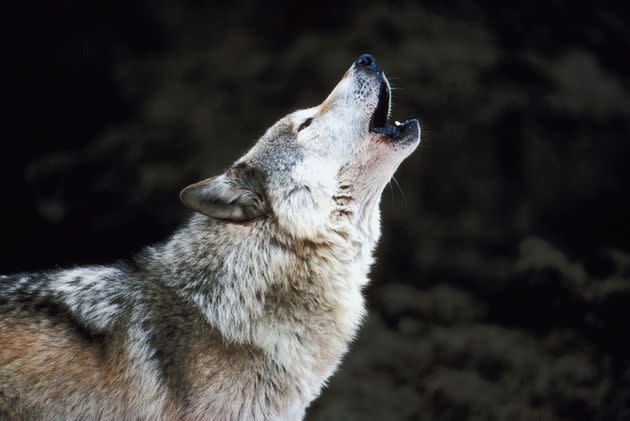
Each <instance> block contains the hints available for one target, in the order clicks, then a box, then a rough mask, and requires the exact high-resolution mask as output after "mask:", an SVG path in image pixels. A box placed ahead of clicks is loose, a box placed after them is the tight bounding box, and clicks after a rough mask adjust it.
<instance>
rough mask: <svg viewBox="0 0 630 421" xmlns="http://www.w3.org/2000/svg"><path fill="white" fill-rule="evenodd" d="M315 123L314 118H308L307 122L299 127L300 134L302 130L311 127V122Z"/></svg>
mask: <svg viewBox="0 0 630 421" xmlns="http://www.w3.org/2000/svg"><path fill="white" fill-rule="evenodd" d="M312 121H313V117H310V118H307V119H306V120H304V121H303V122H302V124H300V126H299V127H298V132H299V131H300V130H302V129H306V128H307V127H308V126H310V125H311V122H312Z"/></svg>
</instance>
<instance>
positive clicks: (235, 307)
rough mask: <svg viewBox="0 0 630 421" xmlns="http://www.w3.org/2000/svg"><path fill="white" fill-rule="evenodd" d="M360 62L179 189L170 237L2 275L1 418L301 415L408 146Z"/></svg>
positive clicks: (348, 334) (327, 371)
mask: <svg viewBox="0 0 630 421" xmlns="http://www.w3.org/2000/svg"><path fill="white" fill-rule="evenodd" d="M390 108H391V93H390V86H389V82H388V80H387V78H386V76H385V74H384V73H383V71H382V70H381V69H380V68H379V66H378V65H377V63H376V60H375V59H374V57H373V56H371V55H369V54H364V55H362V56H360V57H359V58H358V59H357V60H356V61H355V62H354V63H353V64H352V66H351V67H350V68H349V70H348V71H347V72H346V74H345V75H344V76H343V78H342V79H341V81H340V82H339V83H338V85H337V86H336V87H335V88H334V89H333V91H332V92H331V93H330V95H329V96H328V97H327V98H326V99H325V100H324V102H323V103H321V104H320V105H318V106H316V107H313V108H309V109H304V110H299V111H296V112H293V113H291V114H289V115H287V116H286V117H284V118H282V119H281V120H280V121H278V122H277V123H276V124H274V125H273V126H272V127H271V128H269V129H268V130H267V131H266V132H265V133H264V135H263V136H262V137H261V138H260V139H259V140H258V141H257V142H256V143H255V145H254V146H253V147H252V148H251V150H250V151H249V152H247V153H246V154H245V155H244V156H243V157H242V158H240V159H239V160H237V161H236V162H235V163H234V164H233V165H232V166H230V167H229V168H228V169H227V170H226V171H225V172H224V173H223V174H220V175H218V176H215V177H212V178H209V179H207V180H203V181H200V182H198V183H196V184H192V185H191V186H189V187H187V188H185V189H184V190H183V191H182V192H181V194H180V198H181V201H182V202H183V203H184V204H185V205H186V206H188V207H189V208H191V209H192V210H194V211H195V213H194V214H193V215H192V216H191V218H190V220H189V221H188V222H187V223H186V224H185V225H184V226H183V227H181V228H180V229H178V230H177V231H176V232H175V233H174V234H173V235H172V236H171V237H170V239H168V240H167V241H166V242H164V243H162V244H158V245H154V246H151V247H148V248H146V249H145V250H144V251H143V252H141V253H140V254H138V255H137V256H135V257H134V258H132V259H130V260H128V261H125V262H122V263H116V264H113V265H110V266H90V267H79V268H74V269H66V270H54V271H49V272H43V273H23V274H16V275H11V276H2V277H1V278H0V418H8V419H27V420H70V419H73V420H74V419H95V420H97V419H99V420H100V419H102V420H300V419H302V418H303V416H304V414H305V411H306V408H307V407H308V405H309V403H310V402H311V401H312V400H313V399H314V398H315V397H317V395H318V394H319V393H320V390H321V388H322V387H323V385H324V384H325V382H326V380H327V379H328V378H329V377H330V376H331V375H332V374H333V372H334V371H335V369H336V368H337V366H338V364H339V362H340V360H341V358H342V356H343V355H344V354H345V353H346V351H347V350H348V346H349V344H350V342H351V341H352V339H353V337H354V336H355V335H356V333H357V330H358V329H359V326H360V324H361V320H362V318H363V317H364V315H365V312H366V310H365V305H364V299H363V296H362V288H363V287H364V286H365V285H366V284H367V283H368V272H369V268H370V265H371V264H372V261H373V257H372V253H373V250H374V247H375V245H376V243H377V240H378V238H379V234H380V222H379V221H380V217H379V202H380V196H381V193H382V191H383V189H384V187H385V186H386V184H387V183H388V182H389V180H390V178H391V177H392V176H393V173H394V171H395V170H396V168H397V167H398V165H399V164H400V163H401V162H402V161H403V160H404V159H405V158H406V157H407V156H408V155H409V154H410V153H411V152H412V151H413V150H414V149H415V148H416V147H417V145H418V144H419V142H420V124H419V123H418V121H417V120H409V121H406V122H404V123H398V122H396V124H390V123H388V121H389V113H390Z"/></svg>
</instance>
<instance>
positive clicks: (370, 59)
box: [355, 54, 379, 72]
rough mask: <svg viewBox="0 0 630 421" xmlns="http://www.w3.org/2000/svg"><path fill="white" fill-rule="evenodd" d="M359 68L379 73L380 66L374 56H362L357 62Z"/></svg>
mask: <svg viewBox="0 0 630 421" xmlns="http://www.w3.org/2000/svg"><path fill="white" fill-rule="evenodd" d="M355 63H356V64H357V66H358V67H366V68H368V69H370V70H373V71H375V72H378V70H379V69H378V64H376V59H375V58H374V56H373V55H372V54H361V55H360V56H359V58H358V59H357V61H356V62H355Z"/></svg>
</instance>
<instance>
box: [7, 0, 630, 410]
mask: <svg viewBox="0 0 630 421" xmlns="http://www.w3.org/2000/svg"><path fill="white" fill-rule="evenodd" d="M507 3H512V4H507ZM520 3H521V4H517V3H516V2H503V3H493V2H489V1H484V0H478V1H470V2H465V1H459V2H453V3H449V4H445V3H444V2H441V1H427V2H423V3H422V4H416V3H411V2H405V1H397V2H394V3H391V4H382V3H375V2H370V1H361V2H354V3H347V4H346V3H342V2H338V1H329V0H323V1H319V2H315V3H304V4H297V3H296V2H291V1H286V2H284V3H269V2H253V1H242V2H236V3H235V2H219V3H216V4H213V3H209V2H203V1H196V0H188V1H179V2H178V1H174V0H161V1H149V0H146V1H140V0H134V1H131V0H124V1H123V0H112V1H109V2H106V3H105V2H103V3H99V2H70V1H49V2H47V3H45V4H38V3H31V4H28V5H24V6H22V9H21V10H12V11H11V12H10V13H6V14H5V18H8V20H9V21H10V22H9V24H10V25H9V27H8V28H9V36H8V37H7V38H6V40H5V42H7V43H8V44H9V46H8V48H7V49H5V51H4V54H3V56H4V60H3V65H4V67H5V70H9V71H10V72H11V73H12V75H11V76H10V77H9V78H5V81H6V83H7V85H6V86H5V87H4V89H3V91H4V92H3V100H4V101H3V102H4V103H5V106H8V107H7V108H8V109H9V111H8V112H4V113H3V114H4V120H5V127H4V129H5V130H4V134H3V136H2V153H1V155H0V156H1V158H0V171H1V174H0V180H1V193H2V198H3V199H2V204H3V206H2V207H1V214H0V218H1V220H2V223H1V228H2V242H1V244H0V273H11V272H18V271H32V270H38V269H44V268H51V267H56V266H59V267H65V266H72V265H77V264H89V263H106V262H108V261H111V260H114V259H117V258H121V257H125V256H130V255H131V254H132V253H134V252H135V251H137V250H139V249H140V248H141V247H142V246H143V245H147V244H150V243H151V242H155V241H159V240H163V239H165V238H166V236H167V235H168V234H169V233H170V232H172V231H173V230H174V229H175V228H176V227H177V225H178V224H180V223H181V222H182V221H184V219H185V218H186V216H187V215H188V212H187V211H186V210H185V209H183V207H182V206H181V205H180V203H179V201H178V199H177V194H178V192H179V190H180V189H181V188H182V187H184V186H185V185H186V184H188V183H191V182H193V181H196V180H197V179H199V178H201V177H205V176H211V175H215V174H218V173H219V172H220V171H222V169H224V168H225V167H226V166H227V165H229V164H230V163H231V162H232V161H234V160H235V159H236V158H238V157H239V156H240V155H241V154H242V153H243V152H244V151H246V150H247V148H248V147H249V146H250V145H251V144H252V142H253V141H254V140H255V139H256V138H257V137H258V136H260V135H261V134H262V132H263V131H264V129H266V128H267V127H268V126H269V125H271V124H272V123H273V122H275V121H276V120H277V119H278V118H280V117H282V116H283V115H284V114H286V113H288V112H290V111H292V110H294V109H296V108H301V107H307V106H312V105H315V104H318V103H319V102H320V101H322V100H323V99H324V97H325V96H326V95H327V94H328V92H329V91H330V89H331V88H332V87H333V86H334V85H335V83H336V82H337V81H338V79H339V78H340V77H341V75H342V74H343V73H344V71H345V70H346V69H347V68H348V67H349V66H350V64H351V63H352V60H353V59H355V58H356V56H358V55H359V54H360V53H363V52H366V51H369V52H371V53H373V54H375V55H376V57H377V59H378V60H379V63H380V64H381V65H382V67H383V68H384V69H385V70H386V72H387V73H388V75H389V76H390V79H391V80H392V81H393V84H394V86H395V87H397V90H396V91H395V93H394V101H395V105H394V117H397V118H399V119H405V118H408V117H413V116H417V117H420V118H421V119H422V121H423V142H422V144H421V145H420V147H419V148H418V150H417V151H416V152H415V154H414V155H412V156H411V157H410V158H409V159H408V160H407V161H406V162H405V163H403V165H402V166H401V168H400V169H399V171H398V173H397V176H396V178H397V180H398V182H399V184H400V187H401V190H402V193H401V192H400V191H399V189H398V188H397V187H396V185H395V184H394V185H393V188H392V189H391V191H390V190H386V191H385V194H384V196H383V204H382V209H383V213H384V215H383V219H384V223H383V237H382V241H381V244H380V247H379V251H378V257H379V259H378V263H377V264H376V266H375V268H374V271H373V272H374V276H373V283H372V285H371V286H370V287H369V289H368V290H367V295H368V298H369V304H370V316H369V319H368V320H367V322H366V324H365V326H364V328H363V329H362V331H361V333H360V335H359V337H358V339H357V341H356V342H355V343H354V345H353V348H352V351H351V353H350V354H349V355H348V357H347V358H346V360H345V361H344V363H343V365H342V368H341V370H340V371H339V372H338V373H337V374H336V375H335V376H334V377H333V378H332V380H331V382H330V385H329V387H328V388H327V389H326V390H325V391H324V392H323V394H322V396H321V398H320V399H319V400H318V401H316V402H315V403H314V405H313V406H312V408H311V409H310V411H309V415H308V419H310V420H411V419H420V420H538V419H543V420H547V419H549V420H589V421H590V420H622V419H630V364H629V358H628V356H629V355H630V340H629V339H628V335H629V333H630V332H629V328H628V321H629V319H630V317H629V316H630V223H629V222H628V215H630V196H629V195H628V188H627V186H628V183H629V182H630V166H629V165H628V150H629V149H630V148H628V145H629V142H630V120H629V119H628V117H629V115H630V59H629V51H630V49H629V47H630V29H629V28H630V25H629V23H630V22H629V19H628V15H626V14H625V13H624V4H623V3H621V2H620V3H619V4H618V5H614V4H613V3H607V2H592V3H593V4H591V5H588V6H587V5H581V3H579V2H572V1H555V0H549V1H545V2H520ZM5 12H6V11H5Z"/></svg>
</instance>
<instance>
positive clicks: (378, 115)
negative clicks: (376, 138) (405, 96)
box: [369, 76, 412, 140]
mask: <svg viewBox="0 0 630 421" xmlns="http://www.w3.org/2000/svg"><path fill="white" fill-rule="evenodd" d="M390 107H391V89H390V87H389V84H388V83H387V82H386V81H385V78H384V76H382V77H381V84H380V87H379V91H378V104H377V105H376V109H375V110H374V114H372V118H371V119H370V125H369V131H370V132H372V133H377V134H380V135H384V136H386V137H387V138H389V139H392V140H395V139H398V138H400V137H401V136H402V134H403V132H404V131H405V129H406V128H407V127H408V126H409V125H410V124H412V120H409V121H405V122H404V123H400V122H398V121H396V122H395V123H394V124H390V123H389V122H388V120H389V112H390Z"/></svg>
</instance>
